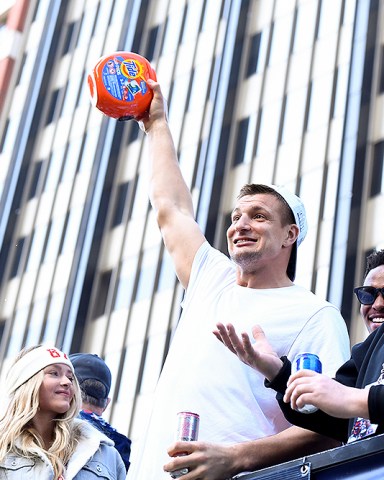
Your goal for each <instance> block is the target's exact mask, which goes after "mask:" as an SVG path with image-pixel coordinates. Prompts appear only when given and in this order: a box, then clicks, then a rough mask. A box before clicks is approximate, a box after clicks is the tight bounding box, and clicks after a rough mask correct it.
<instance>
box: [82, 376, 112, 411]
mask: <svg viewBox="0 0 384 480" xmlns="http://www.w3.org/2000/svg"><path fill="white" fill-rule="evenodd" d="M80 390H81V399H82V401H83V403H88V404H89V405H93V406H94V407H98V408H105V407H106V406H107V405H108V392H107V389H106V388H105V385H103V384H102V383H101V382H99V381H98V380H94V379H93V378H87V380H84V381H82V382H81V383H80ZM89 391H91V392H92V393H94V394H95V395H89V394H88V393H87V392H89ZM96 395H97V397H96Z"/></svg>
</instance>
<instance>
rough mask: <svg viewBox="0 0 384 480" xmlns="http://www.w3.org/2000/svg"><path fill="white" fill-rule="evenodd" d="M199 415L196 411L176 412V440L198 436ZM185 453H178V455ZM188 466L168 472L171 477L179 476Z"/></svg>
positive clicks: (191, 438) (194, 438) (186, 470)
mask: <svg viewBox="0 0 384 480" xmlns="http://www.w3.org/2000/svg"><path fill="white" fill-rule="evenodd" d="M199 423H200V417H199V415H198V414H197V413H192V412H179V413H178V414H177V429H176V440H177V441H182V442H192V441H194V440H197V438H198V436H199ZM182 455H185V454H183V453H180V454H179V455H178V456H182ZM188 471H189V470H188V468H182V469H181V470H174V471H173V472H170V475H171V477H172V478H179V477H181V476H182V475H186V474H187V473H188Z"/></svg>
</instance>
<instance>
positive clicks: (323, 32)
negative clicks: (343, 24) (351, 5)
mask: <svg viewBox="0 0 384 480" xmlns="http://www.w3.org/2000/svg"><path fill="white" fill-rule="evenodd" d="M342 3H344V2H342V0H321V8H320V22H319V31H318V38H321V37H327V36H328V35H330V34H333V33H335V32H337V31H338V29H339V24H340V14H341V8H342ZM345 3H348V2H345Z"/></svg>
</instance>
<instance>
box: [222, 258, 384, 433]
mask: <svg viewBox="0 0 384 480" xmlns="http://www.w3.org/2000/svg"><path fill="white" fill-rule="evenodd" d="M354 292H355V294H356V297H357V299H358V300H359V302H360V305H361V306H360V313H361V316H362V318H363V320H364V323H365V325H366V327H367V329H368V331H369V332H371V333H370V335H369V336H368V337H367V339H366V340H365V341H364V342H361V343H358V344H356V345H355V346H354V347H353V348H352V353H351V357H350V359H349V360H348V361H347V362H346V363H344V365H342V366H341V367H340V368H339V369H338V371H337V372H336V375H335V377H334V378H330V377H328V376H326V375H324V374H319V373H316V372H312V371H310V370H301V371H299V372H297V373H295V374H293V375H290V374H291V363H290V361H289V360H288V359H287V358H286V357H282V358H279V355H278V354H277V353H275V352H274V350H273V348H272V347H271V345H270V344H269V343H268V341H267V339H266V337H265V335H264V332H263V331H262V330H261V328H260V327H258V326H255V327H254V331H253V333H254V337H255V339H256V343H254V344H251V342H250V339H249V337H248V335H247V334H246V333H243V334H242V336H241V337H239V336H237V334H236V332H235V330H234V328H233V326H232V325H227V326H226V327H225V326H224V325H222V324H218V325H217V327H218V330H217V331H216V336H217V337H218V338H219V340H221V341H222V342H223V343H224V344H225V345H227V347H228V348H229V349H230V350H231V351H232V352H234V353H236V354H237V356H238V357H239V358H240V359H241V360H242V361H243V362H245V363H247V364H248V365H250V366H252V367H253V368H255V369H257V370H258V371H259V372H262V373H263V374H264V375H265V377H266V378H267V381H266V386H268V387H270V388H273V389H275V390H276V391H277V395H276V398H277V400H278V402H279V405H280V407H281V409H282V411H283V412H284V415H285V417H286V418H287V420H288V421H289V422H291V423H293V424H295V425H299V426H301V427H303V428H307V429H309V430H312V431H315V432H318V433H320V434H323V435H327V436H329V437H332V438H334V439H337V440H339V441H341V442H344V443H345V442H347V443H351V442H354V441H356V440H360V439H362V438H365V437H368V436H372V435H378V434H381V433H384V326H383V323H384V250H380V251H377V252H374V253H372V254H371V255H369V256H368V258H367V266H366V271H365V275H364V285H363V286H361V287H356V288H355V289H354ZM305 404H311V405H314V406H315V407H318V408H319V410H317V411H316V412H314V413H311V414H310V415H306V414H303V413H300V412H298V411H297V409H300V408H302V407H303V406H304V405H305Z"/></svg>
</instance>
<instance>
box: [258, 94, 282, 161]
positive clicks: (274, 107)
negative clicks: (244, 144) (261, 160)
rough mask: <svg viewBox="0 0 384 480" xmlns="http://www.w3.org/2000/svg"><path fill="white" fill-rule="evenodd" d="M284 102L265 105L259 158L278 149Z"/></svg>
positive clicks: (260, 134)
mask: <svg viewBox="0 0 384 480" xmlns="http://www.w3.org/2000/svg"><path fill="white" fill-rule="evenodd" d="M281 106H282V101H277V102H273V103H269V104H267V105H264V107H263V112H262V115H261V120H260V130H259V135H258V145H257V156H261V155H263V154H265V153H267V152H270V151H271V150H272V151H273V150H276V148H277V138H278V134H279V123H280V114H281Z"/></svg>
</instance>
